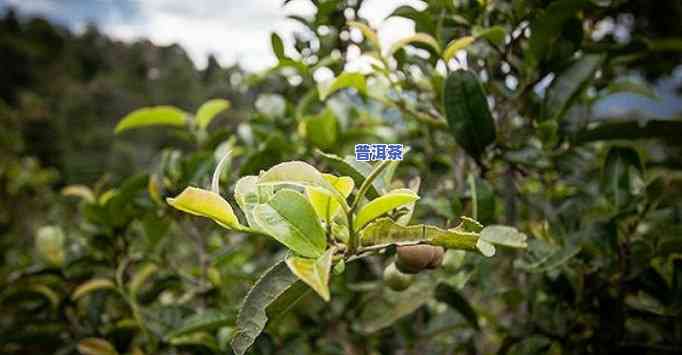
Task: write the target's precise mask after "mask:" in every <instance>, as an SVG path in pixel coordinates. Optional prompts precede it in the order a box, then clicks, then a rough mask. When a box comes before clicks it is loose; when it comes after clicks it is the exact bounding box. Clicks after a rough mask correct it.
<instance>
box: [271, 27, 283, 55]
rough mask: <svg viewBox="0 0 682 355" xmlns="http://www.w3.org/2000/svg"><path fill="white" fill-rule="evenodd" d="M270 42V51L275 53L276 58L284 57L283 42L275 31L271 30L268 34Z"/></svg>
mask: <svg viewBox="0 0 682 355" xmlns="http://www.w3.org/2000/svg"><path fill="white" fill-rule="evenodd" d="M270 44H272V52H273V53H275V57H277V59H283V58H286V54H284V43H283V42H282V38H281V37H280V36H279V35H278V34H277V33H275V32H273V33H272V34H270Z"/></svg>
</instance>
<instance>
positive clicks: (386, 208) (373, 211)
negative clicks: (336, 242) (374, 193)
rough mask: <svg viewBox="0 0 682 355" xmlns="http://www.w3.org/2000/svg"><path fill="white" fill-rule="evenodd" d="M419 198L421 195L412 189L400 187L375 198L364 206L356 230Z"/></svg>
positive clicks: (358, 216)
mask: <svg viewBox="0 0 682 355" xmlns="http://www.w3.org/2000/svg"><path fill="white" fill-rule="evenodd" d="M418 199H419V196H417V194H415V193H414V191H412V190H410V189H398V190H393V191H390V192H389V193H387V194H386V195H383V196H380V197H378V198H375V199H374V200H372V201H370V202H369V203H367V204H366V205H365V206H363V207H362V208H361V209H360V211H358V215H357V217H356V219H355V225H354V228H355V230H360V229H362V227H364V226H365V225H366V224H367V223H369V222H371V221H373V220H374V219H376V218H377V217H379V216H381V215H383V214H385V213H388V212H390V211H391V210H393V209H396V208H398V207H400V206H403V205H406V204H408V203H412V202H414V201H416V200H418Z"/></svg>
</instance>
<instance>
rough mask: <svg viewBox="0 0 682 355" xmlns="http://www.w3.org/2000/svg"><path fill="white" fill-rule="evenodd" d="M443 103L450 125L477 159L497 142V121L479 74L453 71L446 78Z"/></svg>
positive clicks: (462, 144)
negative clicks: (489, 106) (494, 118)
mask: <svg viewBox="0 0 682 355" xmlns="http://www.w3.org/2000/svg"><path fill="white" fill-rule="evenodd" d="M443 103H444V106H445V114H446V116H447V120H448V125H449V126H450V130H451V131H452V134H453V135H454V136H455V139H456V140H457V143H458V144H459V145H460V146H462V148H464V150H465V151H466V152H467V153H469V155H471V156H472V157H473V158H474V159H479V158H480V157H481V154H483V152H484V151H485V149H486V147H487V146H489V145H490V144H492V143H493V142H495V122H494V121H493V116H492V115H491V114H490V109H489V108H488V101H487V99H486V96H485V93H484V92H483V87H481V84H480V83H479V81H478V78H477V77H476V74H474V73H473V72H471V71H467V70H457V71H455V72H452V73H450V75H448V77H447V79H446V80H445V87H444V89H443Z"/></svg>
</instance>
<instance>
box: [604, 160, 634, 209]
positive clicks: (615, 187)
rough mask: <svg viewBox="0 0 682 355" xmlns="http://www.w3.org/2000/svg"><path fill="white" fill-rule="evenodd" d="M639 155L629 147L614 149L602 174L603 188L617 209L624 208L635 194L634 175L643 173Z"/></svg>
mask: <svg viewBox="0 0 682 355" xmlns="http://www.w3.org/2000/svg"><path fill="white" fill-rule="evenodd" d="M643 170H644V167H643V166H642V162H641V160H640V159H639V153H638V152H637V151H636V150H634V149H632V148H629V147H612V148H611V149H609V152H608V154H607V156H606V161H605V162H604V169H603V172H602V188H603V191H604V192H605V194H606V197H607V198H608V199H609V200H610V201H611V203H612V204H613V205H614V206H615V207H616V208H622V207H624V206H625V205H626V204H627V203H628V202H629V201H630V199H631V197H632V193H633V185H632V183H633V178H634V175H633V174H634V173H635V172H638V173H640V174H641V173H643Z"/></svg>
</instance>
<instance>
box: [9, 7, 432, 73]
mask: <svg viewBox="0 0 682 355" xmlns="http://www.w3.org/2000/svg"><path fill="white" fill-rule="evenodd" d="M283 2H284V1H283V0H191V1H187V0H0V9H7V8H8V7H14V8H15V9H17V11H18V12H19V13H20V14H22V15H41V16H44V17H47V18H49V19H50V20H52V21H55V22H58V23H60V24H62V25H65V26H67V27H69V28H70V29H72V30H74V31H76V32H78V31H82V30H83V29H84V28H85V26H86V24H88V23H89V22H94V23H96V24H97V25H98V27H99V28H100V29H101V30H102V31H103V32H105V33H107V34H108V35H110V36H111V37H113V38H116V39H120V40H124V41H132V40H136V39H140V38H148V39H150V40H151V41H152V42H154V43H155V44H158V45H170V44H173V43H178V44H180V45H181V46H182V47H183V48H184V49H185V50H186V51H187V52H188V54H189V55H190V56H191V57H192V60H193V61H194V63H195V64H196V65H197V67H199V68H202V67H204V66H205V65H206V63H207V57H208V55H209V54H214V55H215V56H216V58H217V59H218V61H219V62H220V63H221V64H223V65H230V64H233V63H235V62H239V64H240V65H242V67H244V68H245V69H247V70H252V71H255V70H262V69H265V68H267V67H269V66H271V65H273V64H275V62H276V60H275V57H274V55H273V54H272V50H271V48H270V33H272V32H277V33H278V34H279V35H280V36H281V37H282V38H283V39H284V41H285V44H286V45H287V46H289V47H290V48H291V46H292V43H293V32H294V31H303V30H304V27H303V25H301V24H300V23H298V22H296V21H294V20H290V19H287V18H286V16H287V15H290V14H296V15H304V16H306V15H309V16H312V15H313V14H314V13H315V9H314V7H313V6H312V4H311V3H310V0H292V1H290V2H289V3H288V4H287V5H286V6H283V5H282V4H283ZM406 4H408V5H413V6H415V7H416V8H423V6H424V4H423V3H422V2H421V1H419V0H366V1H365V3H364V4H363V6H362V8H361V11H360V15H361V16H363V17H365V18H367V19H368V20H369V21H370V24H372V25H373V26H377V27H378V30H379V37H380V39H381V40H382V42H384V43H386V44H388V43H392V42H394V41H396V40H398V39H399V38H402V37H405V36H408V35H410V34H412V33H414V25H413V24H412V22H411V21H409V20H405V19H401V18H390V19H388V20H386V21H385V19H386V17H387V16H388V15H389V14H390V13H391V12H392V11H393V9H395V8H396V7H398V6H400V5H406Z"/></svg>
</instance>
